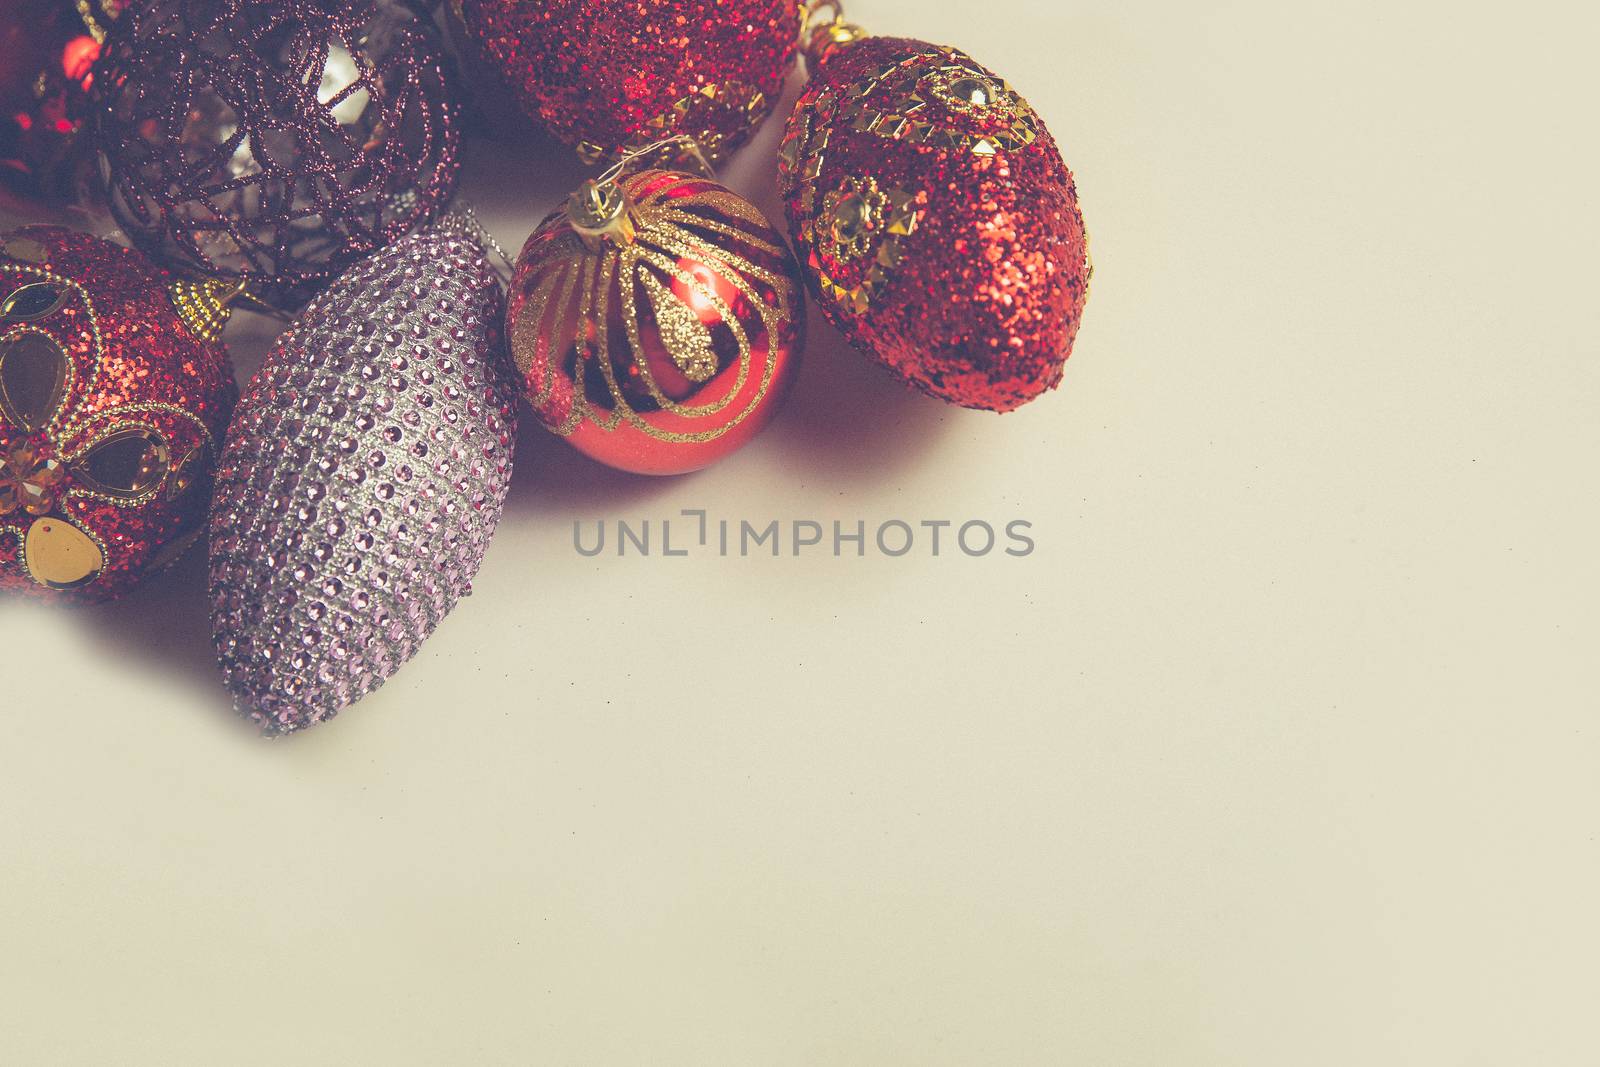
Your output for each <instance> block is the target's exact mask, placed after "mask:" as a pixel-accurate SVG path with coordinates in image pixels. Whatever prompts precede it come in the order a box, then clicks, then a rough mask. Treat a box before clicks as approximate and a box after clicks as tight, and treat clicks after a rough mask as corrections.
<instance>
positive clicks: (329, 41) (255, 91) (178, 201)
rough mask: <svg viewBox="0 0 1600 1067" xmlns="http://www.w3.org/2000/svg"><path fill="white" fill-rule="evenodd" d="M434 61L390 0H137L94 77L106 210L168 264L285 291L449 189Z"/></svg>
mask: <svg viewBox="0 0 1600 1067" xmlns="http://www.w3.org/2000/svg"><path fill="white" fill-rule="evenodd" d="M444 63H445V60H444V55H443V51H442V47H441V43H440V40H439V36H438V32H437V30H436V29H435V27H434V25H433V23H432V21H431V20H429V19H428V18H427V17H425V16H423V15H421V14H419V12H418V11H417V10H416V9H415V8H413V7H412V6H410V5H409V4H407V3H404V2H402V0H346V2H341V3H330V2H328V0H208V2H206V3H197V2H194V0H140V2H139V3H136V4H133V5H131V6H129V7H128V8H127V9H126V10H125V11H124V12H123V14H122V15H121V16H120V17H119V18H118V19H117V22H116V24H115V26H114V27H113V29H112V30H111V33H110V34H109V36H108V37H107V40H106V50H105V54H104V55H103V56H102V57H101V59H100V62H99V64H98V65H97V66H96V67H95V81H94V86H93V89H92V93H91V112H90V117H91V121H92V122H93V124H94V127H93V129H94V140H95V144H96V145H97V146H98V148H99V149H100V152H101V154H102V157H103V159H104V162H105V170H106V182H107V195H108V197H109V199H110V203H111V209H112V214H113V215H114V216H115V217H116V220H117V222H118V223H119V224H120V225H121V227H122V228H123V230H124V231H126V232H127V234H128V235H129V236H130V237H131V238H132V239H133V242H134V243H135V244H136V245H138V246H139V247H140V248H141V249H143V250H144V251H145V252H147V253H148V254H150V256H151V257H152V258H154V259H156V260H157V261H158V262H160V263H162V264H163V265H165V266H167V267H170V268H172V269H174V270H178V271H181V272H185V273H192V274H199V275H203V276H207V277H240V276H245V275H248V276H249V278H250V292H251V295H252V296H254V297H257V298H260V299H263V300H265V301H267V302H269V303H272V304H274V305H276V306H279V307H283V308H292V307H297V306H298V305H300V304H302V303H304V302H305V301H306V300H307V299H309V298H310V297H311V296H312V295H313V294H315V293H316V292H317V291H318V290H320V289H321V288H323V287H325V286H326V285H327V284H328V283H329V282H330V281H332V279H333V278H335V277H337V276H338V275H339V274H340V273H341V272H342V271H343V270H344V268H346V267H348V266H350V265H351V264H353V263H355V262H357V261H359V260H361V259H364V258H366V257H367V256H368V255H370V254H371V253H372V252H373V251H375V250H376V249H378V248H380V247H382V246H384V245H387V244H389V243H391V242H393V241H394V240H396V239H397V238H399V237H400V236H402V235H404V234H406V233H408V232H410V231H412V230H414V229H416V228H418V227H419V226H421V225H423V224H424V223H426V222H428V221H430V220H432V219H433V218H434V217H435V216H436V215H437V214H438V213H439V212H440V211H441V210H442V209H443V207H444V205H445V203H446V201H448V199H449V197H450V194H451V193H452V191H453V190H454V187H455V181H456V175H457V171H458V169H459V163H458V159H457V149H458V141H459V131H458V129H457V125H458V123H457V109H456V105H455V104H454V103H453V102H452V100H451V97H450V95H449V92H448V88H447V76H446V72H445V66H444Z"/></svg>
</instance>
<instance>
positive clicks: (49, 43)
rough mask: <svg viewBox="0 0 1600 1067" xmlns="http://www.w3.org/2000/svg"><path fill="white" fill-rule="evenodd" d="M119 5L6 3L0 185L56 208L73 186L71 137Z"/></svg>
mask: <svg viewBox="0 0 1600 1067" xmlns="http://www.w3.org/2000/svg"><path fill="white" fill-rule="evenodd" d="M121 6H122V3H121V0H82V2H81V3H79V2H75V0H7V2H6V4H5V10H4V11H0V185H3V186H4V187H6V188H8V189H10V190H12V191H13V192H15V193H18V194H20V195H21V196H23V197H26V198H29V199H37V200H44V201H48V202H61V201H65V200H68V199H70V198H72V197H74V196H75V195H76V193H77V191H78V188H79V186H80V184H81V182H80V180H79V178H80V175H79V171H80V170H82V169H83V168H82V166H81V164H82V163H83V160H84V153H82V152H80V151H79V144H80V142H79V137H78V133H79V130H80V128H81V127H82V125H83V119H84V115H85V114H86V112H87V104H88V89H89V84H90V81H91V79H92V74H91V71H92V68H93V67H94V61H95V60H96V59H97V58H98V57H99V55H100V42H101V41H102V40H103V39H104V37H105V28H106V26H108V25H110V23H111V20H112V19H114V18H116V16H117V12H118V10H119V9H120V7H121Z"/></svg>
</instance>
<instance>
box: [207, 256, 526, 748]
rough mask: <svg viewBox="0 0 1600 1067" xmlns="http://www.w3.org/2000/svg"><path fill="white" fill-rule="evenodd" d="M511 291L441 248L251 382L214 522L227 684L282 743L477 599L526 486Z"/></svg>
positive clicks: (390, 668) (217, 624) (280, 346)
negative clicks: (508, 506)
mask: <svg viewBox="0 0 1600 1067" xmlns="http://www.w3.org/2000/svg"><path fill="white" fill-rule="evenodd" d="M503 314H504V300H503V298H502V295H501V290H500V283H499V280H498V279H497V278H496V276H495V275H494V273H493V272H492V271H491V269H490V267H489V264H488V262H487V261H486V260H485V258H484V254H483V249H482V248H481V247H480V246H479V245H478V244H477V243H476V242H475V241H473V240H471V239H468V238H465V237H461V236H457V235H455V234H453V233H446V232H441V231H439V230H430V231H426V232H424V233H420V234H416V235H413V236H410V237H406V238H404V239H402V240H401V241H399V242H398V243H397V244H395V245H393V246H392V247H391V248H389V249H387V250H385V251H383V252H380V253H378V254H377V255H376V256H374V257H373V258H372V259H371V260H369V261H367V262H366V263H364V264H361V265H359V266H357V267H355V268H353V269H352V270H351V271H350V272H349V273H347V274H346V275H344V276H343V277H342V278H341V279H340V280H339V281H338V282H337V283H335V285H334V286H333V287H332V288H331V289H329V290H328V291H327V292H325V293H323V294H322V295H321V296H320V297H318V298H317V299H316V300H314V301H313V302H312V303H311V304H310V306H308V307H307V308H306V310H305V312H304V313H303V314H302V315H301V316H300V318H299V319H298V320H297V321H296V322H295V323H294V324H293V325H292V326H291V327H290V328H289V330H288V331H287V332H286V333H285V334H284V335H283V336H282V337H281V338H280V339H279V341H278V343H277V344H276V346H275V347H274V348H273V350H272V351H271V353H269V354H268V356H267V359H266V362H265V363H264V364H263V365H262V367H261V369H260V370H259V371H258V372H257V373H256V375H255V377H254V378H253V379H251V381H250V385H249V387H248V389H247V390H246V393H245V396H244V398H243V400H241V401H240V404H239V408H238V411H237V413H236V415H235V416H234V420H233V424H232V425H231V426H230V427H229V430H228V441H227V446H226V448H225V450H224V452H223V457H222V462H221V464H220V467H219V472H218V478H217V492H216V498H215V501H214V503H213V507H212V512H211V613H212V614H211V618H212V626H213V633H214V636H215V640H216V645H217V652H218V655H219V657H220V660H221V664H222V672H223V678H224V680H225V682H226V683H227V686H228V688H229V689H230V690H231V691H232V692H233V694H234V697H235V699H236V701H237V703H238V707H239V710H240V711H241V713H243V714H245V715H247V716H248V717H249V718H250V719H252V720H253V721H254V722H255V723H256V724H257V725H258V726H260V727H261V729H262V730H263V731H264V732H266V733H269V734H276V733H286V732H288V731H291V730H298V729H300V728H302V727H306V726H311V725H313V724H315V723H317V722H320V721H322V720H324V719H328V718H331V717H332V716H333V715H334V714H335V713H336V712H338V711H339V709H340V708H342V707H344V706H345V705H347V704H349V703H351V702H352V701H354V700H357V699H359V698H360V697H361V696H362V695H363V694H365V693H368V692H370V691H371V690H373V689H375V688H377V687H378V686H379V685H381V684H382V683H383V681H384V680H385V679H386V678H387V677H388V676H389V675H390V674H391V673H393V672H394V671H395V670H396V669H397V668H399V667H400V665H401V664H403V663H405V662H406V660H408V659H410V658H411V656H412V654H413V653H415V652H416V650H417V648H418V646H419V645H420V644H421V643H422V642H423V641H424V640H425V639H426V638H427V637H428V635H429V634H431V633H432V632H433V629H434V627H435V626H437V625H438V623H439V621H440V620H441V619H443V618H444V617H445V615H446V614H448V613H449V612H450V610H451V609H452V608H453V607H454V606H455V604H456V601H457V600H459V599H460V598H461V597H463V596H465V595H467V593H468V592H470V591H471V581H472V577H473V575H474V574H476V573H477V570H478V564H479V562H480V561H481V560H482V559H483V553H484V549H485V547H486V546H487V545H488V543H489V538H490V535H491V534H493V532H494V529H495V525H496V523H497V522H498V521H499V518H500V512H501V507H502V505H503V503H504V500H505V494H506V485H507V482H508V480H509V479H510V476H511V454H512V448H513V443H514V442H513V437H514V421H513V419H514V409H513V406H512V405H513V402H514V397H515V392H514V390H513V389H512V388H511V385H510V382H509V380H508V379H509V375H508V374H507V372H506V365H505V354H504V344H503V335H502V333H501V329H500V322H501V318H502V316H503Z"/></svg>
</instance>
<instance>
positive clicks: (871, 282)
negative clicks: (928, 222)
mask: <svg viewBox="0 0 1600 1067" xmlns="http://www.w3.org/2000/svg"><path fill="white" fill-rule="evenodd" d="M920 217H921V216H920V213H919V211H918V207H917V198H916V197H915V196H913V195H912V194H911V193H908V192H906V191H905V190H904V189H895V188H892V187H890V188H880V187H879V185H878V183H877V182H876V181H875V180H873V179H872V178H857V177H847V178H845V179H844V181H843V182H842V183H841V184H840V185H839V187H838V188H837V189H834V190H833V191H831V192H829V193H828V194H827V195H825V196H824V197H823V198H822V211H821V214H820V216H819V218H818V219H817V220H816V221H814V222H807V223H806V224H804V225H803V226H802V228H801V234H800V237H801V240H803V241H804V242H805V243H806V244H808V245H810V246H811V247H814V248H817V249H819V250H820V251H821V252H822V254H823V257H824V258H823V261H822V262H820V263H819V264H818V267H819V270H818V272H817V281H818V285H819V287H820V289H821V291H822V295H823V296H825V297H827V298H829V299H830V300H832V301H833V302H834V303H836V304H838V305H839V306H841V307H843V308H845V309H846V310H847V311H851V312H854V313H855V314H858V315H859V314H861V313H863V312H865V311H866V310H867V309H868V308H869V307H871V306H872V300H873V298H874V297H876V296H877V294H878V293H879V292H880V291H881V290H882V289H883V287H884V286H885V285H887V284H888V282H889V273H890V272H891V271H893V270H894V268H896V267H898V266H899V265H900V261H901V260H902V259H903V258H905V248H904V241H905V239H906V238H907V237H910V236H911V235H912V234H913V233H915V232H916V229H917V222H918V219H919V218H920ZM869 257H870V258H869ZM863 259H867V260H868V262H867V265H866V267H865V268H864V269H862V268H861V267H860V261H861V260H863ZM846 273H851V274H857V273H858V274H859V277H858V278H857V280H856V281H854V282H850V281H846V280H844V278H843V275H845V274H846Z"/></svg>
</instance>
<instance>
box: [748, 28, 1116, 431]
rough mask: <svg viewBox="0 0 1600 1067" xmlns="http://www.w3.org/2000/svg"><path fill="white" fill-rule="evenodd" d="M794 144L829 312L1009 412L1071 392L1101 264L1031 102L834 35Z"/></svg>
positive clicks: (982, 71)
mask: <svg viewBox="0 0 1600 1067" xmlns="http://www.w3.org/2000/svg"><path fill="white" fill-rule="evenodd" d="M814 41H815V44H816V47H815V48H814V49H813V52H812V68H813V69H812V80H811V83H810V84H809V85H808V86H807V88H806V90H805V92H804V94H803V95H802V96H801V98H800V100H799V102H798V104H797V105H796V107H795V111H794V115H793V117H792V118H791V119H790V120H789V126H788V130H787V132H786V136H785V138H784V142H783V145H782V148H781V151H780V164H779V167H780V182H781V186H782V191H783V195H784V197H785V200H786V205H787V214H788V218H789V230H790V233H791V234H792V236H793V237H794V240H795V244H796V248H797V251H798V252H799V255H800V258H801V260H802V262H803V264H804V267H805V273H806V279H807V282H808V283H809V285H810V287H811V289H812V292H813V295H815V296H816V297H817V299H818V301H819V303H820V304H821V306H822V309H823V313H824V314H825V315H826V316H827V317H828V319H829V321H831V322H832V323H833V324H834V325H835V326H837V327H838V328H839V330H840V331H841V332H842V333H843V334H844V335H845V336H846V337H847V338H848V339H849V340H850V342H851V343H852V344H854V345H855V346H856V347H857V348H860V349H861V350H862V351H864V352H867V353H868V354H870V355H871V356H873V357H874V358H875V359H877V360H879V361H880V362H882V363H883V364H885V365H886V366H888V367H889V368H890V369H891V370H893V371H894V372H895V373H896V374H898V375H899V376H900V377H901V378H903V379H905V380H906V381H907V382H909V383H911V384H912V385H915V386H916V387H917V388H919V389H921V390H923V391H924V392H926V393H929V394H930V395H932V396H936V397H939V398H941V399H943V400H947V401H950V402H951V403H955V404H960V405H962V406H964V407H971V408H986V409H989V410H992V411H1009V410H1011V409H1013V408H1016V407H1018V406H1019V405H1021V404H1024V403H1026V402H1027V401H1029V400H1032V399H1033V398H1034V397H1037V396H1038V395H1040V394H1041V393H1043V392H1045V391H1046V390H1048V389H1051V388H1054V387H1055V386H1056V385H1057V384H1059V383H1060V381H1061V376H1062V366H1063V364H1064V363H1065V362H1066V359H1067V356H1068V354H1069V353H1070V352H1071V350H1072V342H1073V338H1074V336H1075V335H1076V334H1077V330H1078V323H1079V319H1080V317H1081V315H1082V312H1083V304H1084V298H1085V295H1086V291H1087V285H1088V278H1089V267H1088V262H1087V249H1086V244H1085V237H1084V229H1083V216H1082V215H1081V213H1080V212H1079V210H1078V197H1077V191H1076V189H1075V188H1074V184H1073V179H1072V175H1071V173H1070V172H1068V170H1067V167H1066V165H1065V164H1064V163H1063V162H1062V160H1061V154H1060V152H1059V151H1057V149H1056V143H1055V141H1054V140H1053V139H1052V138H1051V136H1050V133H1049V131H1048V130H1046V129H1045V126H1044V123H1043V122H1042V121H1040V119H1039V116H1038V115H1036V114H1035V113H1034V111H1033V108H1031V107H1030V106H1028V103H1027V101H1025V100H1023V99H1022V97H1020V96H1018V95H1017V93H1016V92H1015V91H1014V90H1013V89H1012V88H1011V87H1010V86H1009V85H1007V84H1006V83H1005V81H1004V80H1002V79H1001V78H1000V77H998V76H997V75H995V74H994V73H992V72H991V71H989V70H988V69H986V68H984V67H982V66H979V65H978V64H977V63H976V62H974V61H973V60H972V59H970V58H969V57H968V56H966V55H964V54H963V53H961V52H958V51H956V50H955V49H953V48H944V47H940V46H936V45H930V44H925V43H923V42H921V41H911V40H903V39H899V38H871V37H869V38H865V39H861V35H860V33H859V31H857V30H856V29H855V28H854V27H852V26H849V25H848V24H845V23H835V24H832V25H830V26H828V27H824V28H823V29H822V30H821V31H819V37H818V38H815V39H814Z"/></svg>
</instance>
